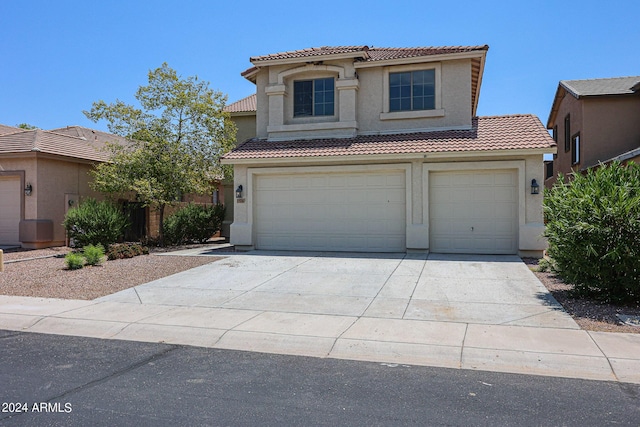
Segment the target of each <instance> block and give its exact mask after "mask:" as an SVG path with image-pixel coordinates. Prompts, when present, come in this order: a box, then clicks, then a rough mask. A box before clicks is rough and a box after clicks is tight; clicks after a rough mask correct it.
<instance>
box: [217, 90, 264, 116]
mask: <svg viewBox="0 0 640 427" xmlns="http://www.w3.org/2000/svg"><path fill="white" fill-rule="evenodd" d="M257 105H258V104H257V97H256V94H255V93H254V94H253V95H249V96H247V97H246V98H242V99H241V100H239V101H236V102H234V103H231V104H229V105H227V106H226V107H224V111H227V112H229V113H247V112H255V111H257V109H258V107H257Z"/></svg>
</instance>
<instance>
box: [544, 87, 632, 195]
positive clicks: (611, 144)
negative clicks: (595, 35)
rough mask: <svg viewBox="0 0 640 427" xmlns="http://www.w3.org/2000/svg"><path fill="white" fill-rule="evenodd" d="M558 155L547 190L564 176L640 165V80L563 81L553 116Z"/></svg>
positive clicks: (549, 125)
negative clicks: (597, 168)
mask: <svg viewBox="0 0 640 427" xmlns="http://www.w3.org/2000/svg"><path fill="white" fill-rule="evenodd" d="M547 128H548V129H551V130H552V131H553V138H554V139H555V140H556V142H557V143H558V145H559V147H558V153H557V155H556V156H555V158H554V159H553V161H552V162H547V171H546V174H545V175H546V176H545V178H546V180H545V185H546V186H547V187H551V186H553V184H554V183H555V182H556V179H557V177H558V173H562V174H563V175H567V174H570V173H571V172H574V171H584V170H586V169H588V168H590V167H593V166H597V165H598V164H600V163H607V162H609V161H612V160H620V161H622V162H624V161H629V160H634V159H635V161H638V160H639V159H640V76H635V77H614V78H609V79H589V80H562V81H560V83H559V84H558V89H557V90H556V95H555V97H554V100H553V105H552V106H551V112H550V113H549V120H548V121H547Z"/></svg>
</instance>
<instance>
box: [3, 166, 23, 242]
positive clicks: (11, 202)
mask: <svg viewBox="0 0 640 427" xmlns="http://www.w3.org/2000/svg"><path fill="white" fill-rule="evenodd" d="M19 226H20V178H19V177H12V176H0V245H18V244H20V238H19V231H18V230H19Z"/></svg>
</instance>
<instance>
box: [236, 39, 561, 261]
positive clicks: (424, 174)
mask: <svg viewBox="0 0 640 427" xmlns="http://www.w3.org/2000/svg"><path fill="white" fill-rule="evenodd" d="M487 51H488V46H486V45H485V46H445V47H418V48H374V47H367V46H338V47H321V48H311V49H303V50H297V51H289V52H282V53H276V54H271V55H264V56H256V57H252V58H251V59H250V61H251V63H252V65H253V66H252V67H251V68H249V69H248V70H246V71H244V72H243V73H241V74H242V76H243V77H245V78H246V79H248V80H249V81H251V82H253V83H255V85H256V94H255V106H256V108H255V110H256V125H255V137H254V138H250V139H248V140H246V141H244V142H241V143H240V144H238V146H237V148H235V149H234V150H233V151H231V152H230V153H228V154H226V155H225V156H224V158H223V163H226V164H233V165H234V180H235V182H234V187H235V188H236V190H237V194H236V203H235V216H234V223H233V224H232V226H231V242H232V243H233V244H235V245H236V247H237V248H240V249H243V248H258V249H272V250H322V251H324V250H329V251H354V252H359V251H364V252H410V251H420V252H426V251H430V252H445V253H473V254H478V253H486V254H520V255H535V256H537V255H540V254H541V253H542V251H543V250H544V249H545V247H546V242H545V240H544V239H543V238H542V237H541V234H542V232H543V231H544V225H543V219H542V206H541V205H542V194H541V193H540V194H532V192H533V191H532V184H533V183H534V181H535V183H536V184H537V182H541V181H542V179H543V155H544V154H551V153H554V152H555V149H556V147H555V144H554V142H553V140H552V139H551V137H550V136H549V134H548V132H547V131H546V130H545V128H544V126H543V125H542V123H541V122H540V120H539V119H538V118H536V117H535V116H532V115H512V116H499V117H476V110H477V106H478V100H479V96H480V87H481V83H482V74H483V70H484V64H485V58H486V54H487ZM250 98H251V97H250ZM239 102H240V101H239ZM232 105H234V104H232ZM234 108H235V107H234ZM238 108H240V109H243V108H244V107H240V106H238ZM232 116H233V112H232ZM239 141H240V140H239ZM533 187H535V185H534V186H533Z"/></svg>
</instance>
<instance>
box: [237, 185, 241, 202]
mask: <svg viewBox="0 0 640 427" xmlns="http://www.w3.org/2000/svg"><path fill="white" fill-rule="evenodd" d="M236 199H242V184H240V185H238V188H236Z"/></svg>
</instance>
